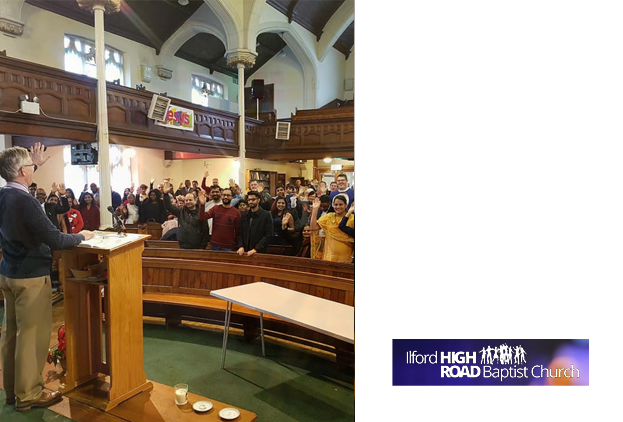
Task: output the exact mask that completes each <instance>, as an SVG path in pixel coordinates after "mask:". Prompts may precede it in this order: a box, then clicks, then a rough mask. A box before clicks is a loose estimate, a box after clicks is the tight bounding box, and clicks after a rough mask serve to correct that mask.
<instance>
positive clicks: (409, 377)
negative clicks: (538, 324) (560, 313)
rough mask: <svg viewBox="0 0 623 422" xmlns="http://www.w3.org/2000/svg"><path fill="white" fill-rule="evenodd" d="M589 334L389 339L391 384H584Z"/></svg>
mask: <svg viewBox="0 0 623 422" xmlns="http://www.w3.org/2000/svg"><path fill="white" fill-rule="evenodd" d="M588 347H589V341H588V339H583V340H534V339H532V340H527V339H523V340H510V339H492V340H439V339H429V340H423V339H421V340H415V339H394V340H393V350H392V354H393V378H392V379H393V381H392V384H393V385H559V386H577V385H589V384H588V379H589V378H588Z"/></svg>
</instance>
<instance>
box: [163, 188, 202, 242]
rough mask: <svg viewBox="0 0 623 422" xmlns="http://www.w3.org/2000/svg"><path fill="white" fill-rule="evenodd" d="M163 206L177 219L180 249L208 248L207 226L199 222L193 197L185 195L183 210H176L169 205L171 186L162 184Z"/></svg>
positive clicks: (173, 206)
mask: <svg viewBox="0 0 623 422" xmlns="http://www.w3.org/2000/svg"><path fill="white" fill-rule="evenodd" d="M163 188H164V192H165V193H164V206H165V208H166V209H167V211H169V212H170V213H171V214H173V215H174V216H176V217H177V224H178V231H177V240H178V242H179V244H180V248H182V249H205V248H206V247H207V246H208V225H207V223H206V222H205V221H200V220H199V209H198V208H197V202H196V200H195V196H194V195H193V194H192V193H189V194H188V195H186V202H185V206H184V208H178V207H176V206H175V205H173V204H172V203H171V194H172V193H173V186H171V183H169V182H166V183H165V184H164V187H163Z"/></svg>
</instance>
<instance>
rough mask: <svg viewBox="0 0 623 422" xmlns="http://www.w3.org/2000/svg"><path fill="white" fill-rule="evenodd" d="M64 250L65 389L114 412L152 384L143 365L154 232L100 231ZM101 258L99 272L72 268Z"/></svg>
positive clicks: (70, 393)
mask: <svg viewBox="0 0 623 422" xmlns="http://www.w3.org/2000/svg"><path fill="white" fill-rule="evenodd" d="M96 233H98V234H96V236H95V237H94V238H93V239H90V240H89V241H86V242H83V243H82V244H80V245H78V246H74V247H73V248H71V249H67V250H63V251H62V261H61V265H60V271H59V273H60V277H61V281H62V282H63V284H64V290H65V330H66V344H67V372H66V375H65V385H66V387H65V389H64V390H63V391H64V393H65V394H66V395H67V396H68V397H70V398H72V399H74V400H78V401H80V402H82V403H85V404H88V405H89V406H92V407H96V408H99V409H101V410H104V411H108V410H110V409H112V408H114V407H115V406H117V405H118V404H119V403H121V402H122V401H124V400H127V399H129V398H130V397H132V396H134V395H136V394H139V393H141V392H143V391H146V390H149V389H151V388H152V383H151V382H148V381H147V377H146V376H145V371H144V369H143V300H142V295H143V291H142V254H143V249H144V241H145V240H146V239H148V238H149V237H150V236H148V235H139V234H127V235H117V234H115V233H108V232H96ZM98 262H100V267H103V268H102V269H103V270H105V272H104V274H101V275H99V276H86V277H82V278H76V277H74V274H73V273H72V271H71V270H72V269H74V270H79V269H84V268H85V267H87V266H90V265H95V264H97V263H98ZM102 298H103V300H102Z"/></svg>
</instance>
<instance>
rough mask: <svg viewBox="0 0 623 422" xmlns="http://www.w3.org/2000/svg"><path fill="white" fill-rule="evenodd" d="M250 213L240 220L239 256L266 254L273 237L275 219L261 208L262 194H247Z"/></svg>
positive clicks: (252, 192)
mask: <svg viewBox="0 0 623 422" xmlns="http://www.w3.org/2000/svg"><path fill="white" fill-rule="evenodd" d="M247 202H248V203H249V211H246V212H245V213H243V214H242V216H241V218H240V232H239V234H238V242H237V246H238V255H244V254H245V252H246V255H247V256H252V255H253V254H255V253H256V252H260V253H266V252H267V251H268V243H269V242H270V238H271V237H272V236H273V219H272V217H271V215H270V213H269V212H268V211H266V210H265V209H263V208H260V193H259V192H254V191H251V192H249V193H247Z"/></svg>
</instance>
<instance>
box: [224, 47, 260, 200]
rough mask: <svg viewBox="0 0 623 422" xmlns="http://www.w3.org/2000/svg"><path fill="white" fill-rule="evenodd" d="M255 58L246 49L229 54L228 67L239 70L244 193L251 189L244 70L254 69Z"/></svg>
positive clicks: (241, 172)
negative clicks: (247, 68)
mask: <svg viewBox="0 0 623 422" xmlns="http://www.w3.org/2000/svg"><path fill="white" fill-rule="evenodd" d="M255 57H257V53H255V52H253V51H250V50H244V49H239V50H235V51H232V52H230V53H227V65H228V66H231V67H236V68H237V69H238V115H239V117H238V160H239V162H240V169H239V170H238V184H239V185H240V187H241V188H242V190H243V192H246V191H247V190H248V189H249V187H248V186H246V173H247V164H246V145H245V134H246V125H245V116H244V68H245V67H253V66H254V65H255Z"/></svg>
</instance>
